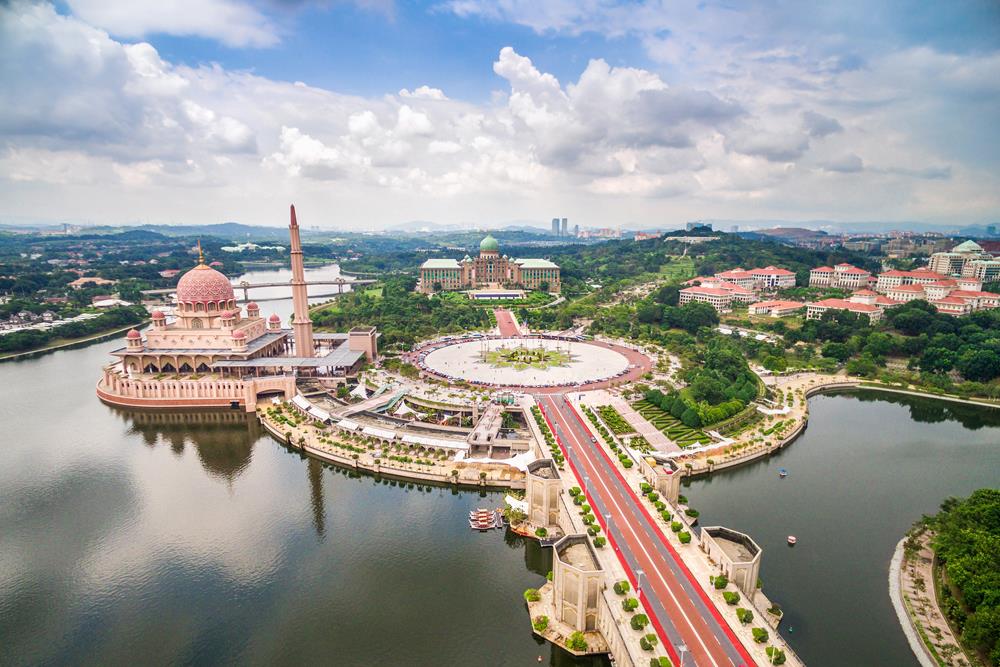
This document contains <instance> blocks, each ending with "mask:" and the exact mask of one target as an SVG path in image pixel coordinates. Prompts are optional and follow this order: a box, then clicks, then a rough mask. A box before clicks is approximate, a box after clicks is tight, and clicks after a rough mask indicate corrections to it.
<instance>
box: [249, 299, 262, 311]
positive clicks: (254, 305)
mask: <svg viewBox="0 0 1000 667" xmlns="http://www.w3.org/2000/svg"><path fill="white" fill-rule="evenodd" d="M247 310H260V306H258V305H257V302H256V301H251V302H250V303H248V304H247Z"/></svg>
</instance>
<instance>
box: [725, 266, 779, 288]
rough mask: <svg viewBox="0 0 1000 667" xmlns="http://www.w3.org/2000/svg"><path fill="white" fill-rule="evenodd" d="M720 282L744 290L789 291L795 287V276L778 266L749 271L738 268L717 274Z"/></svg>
mask: <svg viewBox="0 0 1000 667" xmlns="http://www.w3.org/2000/svg"><path fill="white" fill-rule="evenodd" d="M715 277H716V278H718V279H719V280H725V281H726V282H730V283H733V284H734V285H739V286H740V287H742V288H743V289H750V290H753V289H762V290H774V289H787V288H789V287H795V274H794V273H793V272H791V271H789V270H787V269H782V268H778V267H777V266H765V267H764V268H761V269H750V270H749V271H747V270H745V269H742V268H740V267H736V268H735V269H730V270H728V271H722V272H720V273H716V274H715Z"/></svg>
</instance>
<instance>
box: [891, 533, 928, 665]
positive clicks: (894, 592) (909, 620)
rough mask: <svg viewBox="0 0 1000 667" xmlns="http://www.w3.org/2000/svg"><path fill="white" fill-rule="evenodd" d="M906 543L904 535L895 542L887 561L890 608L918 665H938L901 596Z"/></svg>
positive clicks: (911, 611)
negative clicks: (904, 546)
mask: <svg viewBox="0 0 1000 667" xmlns="http://www.w3.org/2000/svg"><path fill="white" fill-rule="evenodd" d="M904 544H906V538H905V537H904V538H903V539H901V540H900V541H899V542H898V543H897V544H896V549H895V551H893V553H892V559H891V560H890V561H889V599H890V600H891V601H892V608H893V609H894V610H895V612H896V618H897V619H898V620H899V626H900V628H902V630H903V634H904V635H906V642H907V643H908V644H909V645H910V650H911V651H913V655H914V656H915V657H916V659H917V662H919V663H920V667H940V665H939V664H938V662H937V661H936V660H935V659H934V658H933V656H932V655H931V654H930V651H929V649H928V648H927V644H926V643H925V642H924V639H923V637H922V635H921V632H920V629H919V627H918V626H917V623H916V621H915V619H914V618H913V610H912V608H911V607H910V605H909V604H908V602H907V600H906V599H905V598H904V596H903V587H902V583H901V582H902V577H903V545H904Z"/></svg>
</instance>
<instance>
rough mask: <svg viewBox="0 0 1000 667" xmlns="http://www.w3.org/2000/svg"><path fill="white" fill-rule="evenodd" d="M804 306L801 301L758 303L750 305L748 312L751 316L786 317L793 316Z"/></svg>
mask: <svg viewBox="0 0 1000 667" xmlns="http://www.w3.org/2000/svg"><path fill="white" fill-rule="evenodd" d="M805 307H806V304H804V303H802V302H801V301H780V300H778V301H758V302H757V303H752V304H750V306H749V308H748V311H749V313H750V314H751V315H770V316H771V317H787V316H788V315H794V314H795V313H797V312H799V311H800V310H802V309H803V308H805Z"/></svg>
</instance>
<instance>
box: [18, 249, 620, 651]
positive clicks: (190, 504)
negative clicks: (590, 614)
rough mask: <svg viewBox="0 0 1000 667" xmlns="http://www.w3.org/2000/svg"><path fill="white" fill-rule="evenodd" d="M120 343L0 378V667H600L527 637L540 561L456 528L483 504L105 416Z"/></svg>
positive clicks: (262, 445)
mask: <svg viewBox="0 0 1000 667" xmlns="http://www.w3.org/2000/svg"><path fill="white" fill-rule="evenodd" d="M333 268H335V267H333ZM329 270H330V267H328V268H326V269H319V270H317V271H312V270H311V271H309V272H308V274H309V277H315V276H316V275H317V272H328V271H329ZM286 273H287V272H286ZM287 277H288V276H287V275H285V276H284V277H282V276H281V275H280V274H279V275H277V276H276V274H275V273H274V272H267V273H264V272H257V273H255V274H254V275H251V276H248V277H247V279H248V280H251V281H252V280H261V281H263V280H267V281H272V280H281V279H287ZM317 291H319V290H317ZM251 295H252V296H251V298H258V297H256V296H255V295H254V293H251ZM320 300H321V299H320ZM260 304H261V310H262V313H263V314H265V315H267V314H269V313H270V312H278V313H279V314H281V315H282V316H283V317H284V318H286V319H287V316H288V315H289V314H290V313H291V304H290V302H289V301H287V300H286V301H270V300H267V301H265V300H261V301H260ZM121 345H122V341H121V340H120V339H119V340H113V341H106V342H102V343H97V344H92V345H89V346H85V347H81V348H77V349H73V350H61V351H57V352H54V353H51V354H47V355H44V356H41V357H38V358H35V359H27V360H23V361H18V362H9V363H4V364H0V420H2V423H3V425H4V435H3V438H0V441H2V446H0V497H2V501H0V664H19V665H20V664H94V665H98V664H100V665H108V664H177V663H186V664H217V663H221V662H227V663H240V664H269V665H270V664H289V665H291V664H295V665H299V664H315V663H325V664H335V665H528V664H532V665H534V664H538V658H539V656H542V658H543V661H544V663H546V664H555V665H591V664H593V665H599V664H603V661H597V660H594V661H591V660H584V661H574V660H572V659H571V657H570V656H568V654H566V653H565V652H563V651H560V650H556V649H553V648H552V647H551V646H550V645H548V644H547V643H542V642H540V641H538V640H536V639H535V638H534V637H533V635H532V634H531V628H530V621H529V618H528V614H527V612H526V610H525V607H524V601H523V598H522V596H521V595H522V593H523V591H524V589H525V588H528V587H536V586H539V585H541V584H542V583H544V581H545V580H544V576H545V573H546V572H548V571H549V569H551V555H550V552H549V550H542V549H541V548H539V547H538V545H537V543H536V542H534V541H533V540H524V539H522V538H520V537H517V536H514V535H505V534H504V533H503V532H501V531H491V532H488V533H478V532H472V531H470V530H469V528H468V524H467V519H466V517H467V515H468V511H469V510H470V509H473V508H476V507H484V506H489V507H495V506H497V505H499V504H500V503H501V502H502V498H501V495H500V494H497V493H490V494H488V495H486V496H485V497H484V496H481V495H480V494H479V493H476V492H470V491H463V492H455V491H453V490H452V489H448V488H438V487H428V486H415V485H413V486H411V485H401V484H397V483H389V482H383V481H380V480H376V479H375V478H373V477H368V476H361V477H352V476H350V475H348V474H347V473H346V472H343V471H339V470H337V469H334V468H332V467H325V466H323V465H322V464H320V463H319V462H317V461H314V460H310V459H303V458H301V457H300V456H299V455H298V454H297V453H292V452H290V451H288V450H287V449H285V448H284V447H282V446H281V445H279V444H278V443H277V442H275V441H274V440H273V439H272V438H270V437H269V436H268V435H267V434H265V433H263V432H262V431H261V430H260V428H259V427H258V425H257V424H256V422H255V421H253V420H251V419H248V418H246V416H245V415H243V414H242V413H231V412H223V413H188V414H184V413H155V412H153V413H150V412H145V413H144V412H129V411H124V410H118V409H115V408H111V407H108V406H106V405H104V404H102V403H100V402H99V401H98V400H97V398H96V396H95V395H94V385H95V383H96V381H97V377H98V375H99V373H100V368H101V366H102V364H104V363H106V362H107V361H108V359H109V355H108V352H109V351H110V350H112V349H115V348H117V347H120V346H121Z"/></svg>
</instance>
